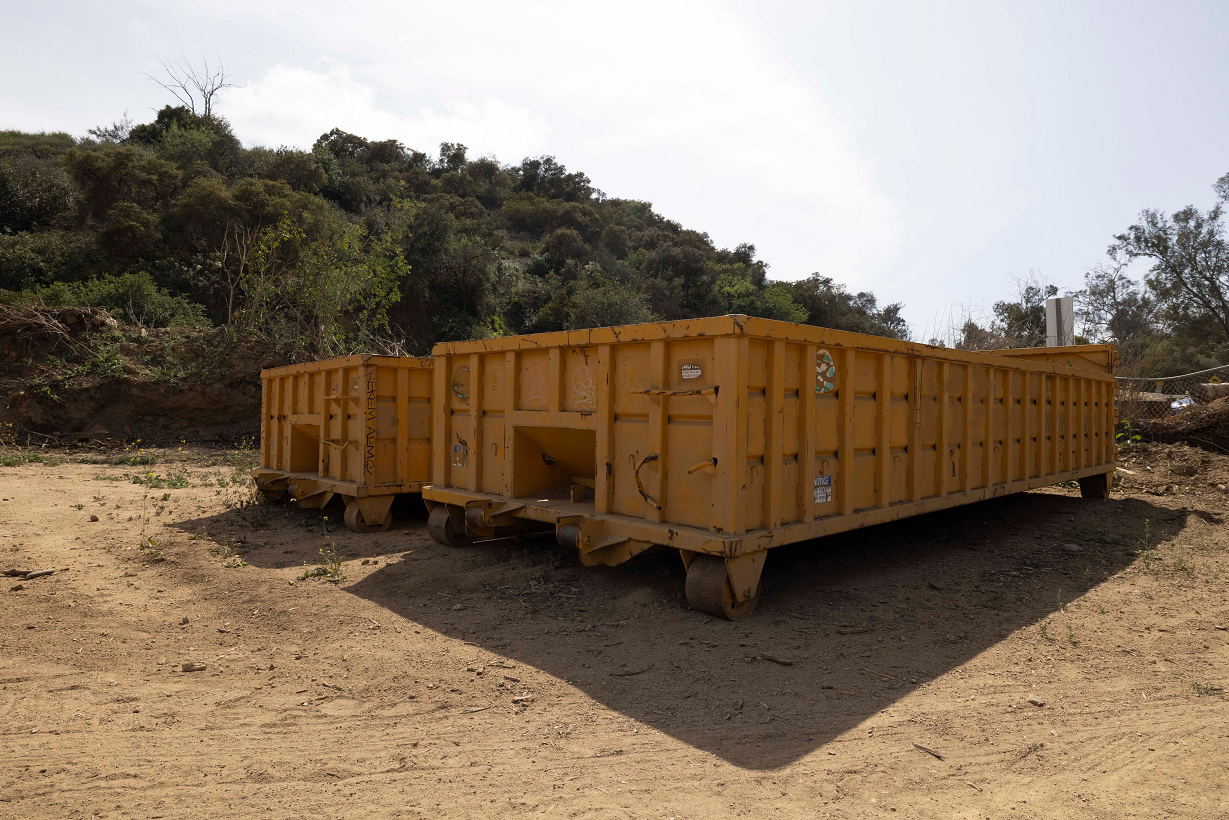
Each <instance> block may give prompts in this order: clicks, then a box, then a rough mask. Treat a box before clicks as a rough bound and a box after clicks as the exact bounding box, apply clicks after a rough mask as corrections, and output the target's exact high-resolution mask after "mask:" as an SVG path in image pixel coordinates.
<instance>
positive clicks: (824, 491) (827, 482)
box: [815, 475, 832, 504]
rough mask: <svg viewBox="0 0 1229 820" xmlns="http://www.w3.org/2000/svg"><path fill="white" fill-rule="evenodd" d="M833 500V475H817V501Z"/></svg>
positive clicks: (822, 502) (818, 502)
mask: <svg viewBox="0 0 1229 820" xmlns="http://www.w3.org/2000/svg"><path fill="white" fill-rule="evenodd" d="M831 500H832V476H830V475H817V476H815V503H816V504H827V503H828V502H829V501H831Z"/></svg>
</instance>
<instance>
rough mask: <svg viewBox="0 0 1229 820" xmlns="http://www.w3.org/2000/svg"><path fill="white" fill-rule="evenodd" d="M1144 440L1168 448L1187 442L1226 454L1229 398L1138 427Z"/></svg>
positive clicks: (1228, 432)
mask: <svg viewBox="0 0 1229 820" xmlns="http://www.w3.org/2000/svg"><path fill="white" fill-rule="evenodd" d="M1141 429H1142V430H1143V432H1144V437H1145V438H1147V439H1149V440H1151V441H1159V442H1164V443H1167V444H1174V443H1177V442H1186V443H1188V444H1191V445H1193V446H1195V447H1203V448H1205V449H1208V450H1212V451H1214V452H1219V453H1229V397H1225V398H1220V399H1217V400H1216V401H1213V402H1211V403H1210V404H1204V405H1196V406H1194V407H1188V408H1186V409H1185V410H1182V411H1180V412H1178V413H1177V414H1175V415H1173V416H1168V417H1166V418H1162V419H1156V420H1154V421H1150V422H1147V423H1146V424H1144V425H1142V426H1141Z"/></svg>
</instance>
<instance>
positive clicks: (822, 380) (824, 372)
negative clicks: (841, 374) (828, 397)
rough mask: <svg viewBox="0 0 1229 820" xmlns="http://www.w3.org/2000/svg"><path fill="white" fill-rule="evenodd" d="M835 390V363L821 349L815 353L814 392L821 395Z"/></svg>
mask: <svg viewBox="0 0 1229 820" xmlns="http://www.w3.org/2000/svg"><path fill="white" fill-rule="evenodd" d="M835 389H836V363H835V362H833V361H832V354H831V353H829V352H828V351H826V350H823V349H822V348H821V349H820V350H818V351H816V353H815V392H816V393H819V394H820V395H823V394H824V393H831V392H832V391H833V390H835Z"/></svg>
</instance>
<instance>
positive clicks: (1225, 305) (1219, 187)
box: [1109, 174, 1229, 343]
mask: <svg viewBox="0 0 1229 820" xmlns="http://www.w3.org/2000/svg"><path fill="white" fill-rule="evenodd" d="M1213 188H1214V190H1215V191H1216V193H1217V199H1218V200H1219V201H1218V202H1217V203H1216V204H1215V205H1213V206H1212V207H1211V208H1210V209H1209V210H1207V211H1200V210H1199V209H1198V208H1196V207H1195V206H1193V205H1190V206H1187V207H1186V208H1183V209H1181V210H1179V211H1177V212H1175V213H1174V214H1173V216H1166V215H1165V214H1164V213H1163V212H1161V211H1158V210H1152V209H1149V210H1145V211H1143V212H1142V213H1140V215H1139V222H1137V223H1136V224H1134V225H1132V226H1131V227H1130V228H1128V229H1127V230H1126V231H1125V232H1124V233H1121V234H1119V235H1118V236H1116V237H1114V238H1115V239H1116V240H1117V241H1116V243H1115V244H1114V245H1112V246H1110V248H1109V257H1110V259H1111V260H1113V261H1114V262H1116V263H1117V262H1125V261H1129V260H1132V259H1140V258H1142V259H1149V260H1151V261H1152V268H1151V270H1150V271H1149V273H1148V276H1147V278H1146V281H1147V283H1148V287H1149V288H1150V289H1151V290H1152V292H1153V294H1154V295H1155V297H1156V300H1157V304H1158V306H1159V307H1160V309H1161V318H1162V320H1163V321H1164V322H1165V323H1166V324H1167V325H1169V326H1170V327H1171V328H1173V327H1178V326H1186V327H1189V326H1191V325H1195V324H1198V325H1206V326H1207V327H1208V328H1209V329H1211V330H1213V332H1214V333H1215V334H1216V335H1217V341H1219V342H1221V343H1224V342H1226V341H1229V244H1227V243H1226V240H1225V225H1224V222H1223V220H1222V217H1223V213H1224V206H1225V205H1226V204H1229V174H1226V175H1225V176H1223V177H1221V178H1220V179H1219V180H1217V182H1216V183H1215V185H1214V186H1213Z"/></svg>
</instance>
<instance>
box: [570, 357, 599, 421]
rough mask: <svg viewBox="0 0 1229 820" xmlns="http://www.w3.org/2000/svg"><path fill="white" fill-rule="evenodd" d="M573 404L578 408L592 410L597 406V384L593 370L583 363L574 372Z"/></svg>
mask: <svg viewBox="0 0 1229 820" xmlns="http://www.w3.org/2000/svg"><path fill="white" fill-rule="evenodd" d="M572 406H573V407H575V408H576V409H577V410H592V409H593V408H594V407H597V385H595V384H594V383H593V371H592V370H590V369H589V368H588V366H587V365H583V364H582V365H581V366H580V367H578V368H576V370H575V371H573V372H572Z"/></svg>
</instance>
